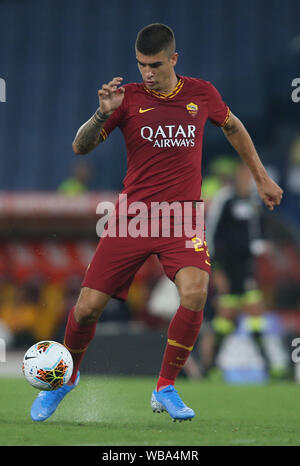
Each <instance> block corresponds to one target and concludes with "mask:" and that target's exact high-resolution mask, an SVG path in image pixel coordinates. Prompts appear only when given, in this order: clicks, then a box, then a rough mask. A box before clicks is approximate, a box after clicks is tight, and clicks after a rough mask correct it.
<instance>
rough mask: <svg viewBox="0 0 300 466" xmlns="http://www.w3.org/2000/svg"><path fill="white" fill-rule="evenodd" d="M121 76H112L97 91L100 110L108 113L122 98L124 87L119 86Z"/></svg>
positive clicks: (119, 103)
mask: <svg viewBox="0 0 300 466" xmlns="http://www.w3.org/2000/svg"><path fill="white" fill-rule="evenodd" d="M122 81H123V78H120V77H116V78H113V79H112V80H111V81H110V82H109V83H108V84H103V86H102V88H101V89H99V91H98V97H99V107H100V112H101V113H104V114H107V115H110V114H111V113H112V112H113V111H114V110H116V108H118V107H119V106H120V105H121V103H122V102H123V99H124V94H125V89H124V87H119V86H120V85H121V83H122Z"/></svg>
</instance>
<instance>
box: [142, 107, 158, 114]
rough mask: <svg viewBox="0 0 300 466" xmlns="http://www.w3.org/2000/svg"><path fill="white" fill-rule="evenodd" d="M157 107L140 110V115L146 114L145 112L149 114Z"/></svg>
mask: <svg viewBox="0 0 300 466" xmlns="http://www.w3.org/2000/svg"><path fill="white" fill-rule="evenodd" d="M154 109H155V107H151V108H145V109H144V110H143V109H142V108H140V109H139V112H140V113H145V112H149V111H150V110H154Z"/></svg>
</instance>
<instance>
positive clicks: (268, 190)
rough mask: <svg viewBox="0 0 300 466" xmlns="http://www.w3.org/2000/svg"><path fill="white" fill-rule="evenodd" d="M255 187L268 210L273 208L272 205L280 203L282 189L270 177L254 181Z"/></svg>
mask: <svg viewBox="0 0 300 466" xmlns="http://www.w3.org/2000/svg"><path fill="white" fill-rule="evenodd" d="M256 187H257V191H258V194H259V195H260V197H261V199H262V200H263V202H264V203H265V205H266V206H267V207H268V209H269V210H274V206H276V205H279V204H280V202H281V199H282V195H283V190H282V189H281V187H280V186H278V184H277V183H275V181H273V180H272V179H271V178H270V177H267V178H266V179H264V181H261V182H256Z"/></svg>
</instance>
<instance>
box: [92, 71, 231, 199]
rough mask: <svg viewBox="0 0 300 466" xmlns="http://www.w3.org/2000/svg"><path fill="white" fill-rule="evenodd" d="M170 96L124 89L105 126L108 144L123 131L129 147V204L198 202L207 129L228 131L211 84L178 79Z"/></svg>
mask: <svg viewBox="0 0 300 466" xmlns="http://www.w3.org/2000/svg"><path fill="white" fill-rule="evenodd" d="M178 78H179V80H178V83H177V86H176V88H175V89H174V90H173V91H172V92H171V93H170V94H168V95H165V94H160V93H158V92H155V91H151V90H149V89H147V88H146V86H145V85H144V84H143V83H131V84H126V85H124V86H123V87H124V88H125V95H124V99H123V102H122V104H121V105H120V107H119V108H117V109H116V110H115V111H114V112H113V113H112V115H111V116H110V117H109V119H108V120H107V122H106V123H105V126H104V128H103V129H102V131H101V136H102V138H103V139H104V140H105V139H106V138H107V136H108V135H109V134H110V133H111V132H112V131H113V129H114V128H116V127H119V128H120V129H121V131H122V133H123V135H124V138H125V143H126V148H127V174H126V177H125V179H124V180H123V184H124V189H123V191H122V193H124V194H125V193H126V194H127V202H128V204H129V203H130V202H134V201H143V202H145V203H146V204H147V205H150V203H151V202H162V201H167V202H173V201H191V200H199V199H200V196H201V183H202V176H201V161H202V142H203V133H204V126H205V123H206V121H207V120H208V119H209V120H210V121H212V122H213V123H214V124H215V125H217V126H224V125H225V124H226V122H227V120H228V117H229V113H230V111H229V108H228V106H227V105H226V104H225V103H224V102H223V100H222V97H221V96H220V94H219V92H218V91H217V89H216V88H215V87H214V86H213V85H212V84H211V83H210V82H208V81H204V80H202V79H197V78H189V77H185V76H184V77H183V76H178Z"/></svg>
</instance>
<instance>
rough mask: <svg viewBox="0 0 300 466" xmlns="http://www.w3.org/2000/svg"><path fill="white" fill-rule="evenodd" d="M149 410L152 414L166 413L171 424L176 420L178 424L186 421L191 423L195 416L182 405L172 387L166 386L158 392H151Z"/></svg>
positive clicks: (189, 409)
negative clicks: (170, 419) (171, 420)
mask: <svg viewBox="0 0 300 466" xmlns="http://www.w3.org/2000/svg"><path fill="white" fill-rule="evenodd" d="M151 408H152V411H153V412H154V413H162V412H163V411H167V412H168V413H169V414H170V416H171V418H172V419H173V422H175V421H176V420H177V419H178V420H179V422H181V421H186V420H189V421H191V420H192V418H193V417H194V416H195V413H194V411H193V410H192V409H191V408H188V407H187V406H186V405H185V404H184V403H183V401H182V400H181V398H180V396H179V395H178V393H177V391H176V390H175V388H174V387H173V385H168V386H167V387H165V388H163V389H162V390H160V391H158V392H157V391H156V390H153V392H152V398H151Z"/></svg>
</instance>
